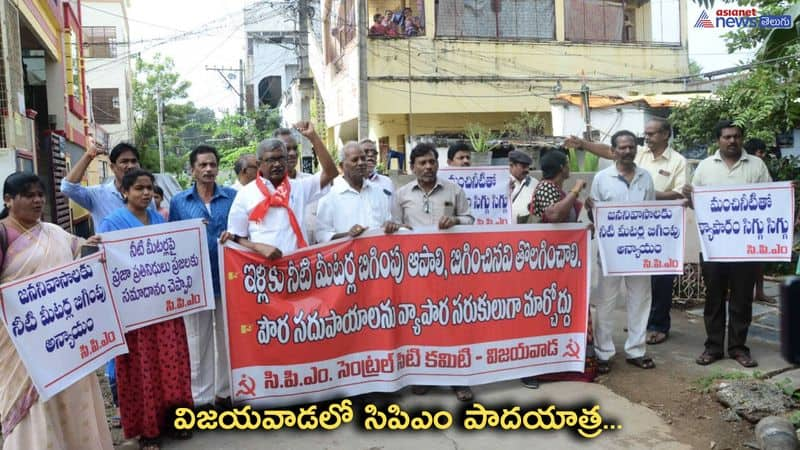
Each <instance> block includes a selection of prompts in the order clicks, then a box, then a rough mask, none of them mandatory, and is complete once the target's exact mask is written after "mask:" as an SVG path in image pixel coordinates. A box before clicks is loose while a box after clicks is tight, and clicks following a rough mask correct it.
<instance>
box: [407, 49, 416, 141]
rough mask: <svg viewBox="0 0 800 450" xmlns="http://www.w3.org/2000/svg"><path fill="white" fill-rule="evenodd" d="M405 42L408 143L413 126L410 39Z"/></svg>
mask: <svg viewBox="0 0 800 450" xmlns="http://www.w3.org/2000/svg"><path fill="white" fill-rule="evenodd" d="M406 43H407V44H408V136H407V137H406V141H407V142H408V143H409V144H410V143H411V132H412V130H413V128H414V121H413V120H414V119H413V115H414V111H413V108H412V104H411V103H412V102H411V39H406ZM409 152H410V150H409V149H408V148H407V149H406V154H408V153H409Z"/></svg>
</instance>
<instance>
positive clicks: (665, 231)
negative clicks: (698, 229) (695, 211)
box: [594, 200, 686, 276]
mask: <svg viewBox="0 0 800 450" xmlns="http://www.w3.org/2000/svg"><path fill="white" fill-rule="evenodd" d="M683 204H684V200H665V201H648V202H638V203H616V202H598V203H596V204H595V209H594V219H595V221H594V223H595V230H596V232H595V235H596V237H597V243H598V248H599V250H600V262H601V264H602V266H603V275H605V276H626V275H672V274H682V273H683V252H684V243H685V236H686V233H685V223H686V214H685V208H684V206H683Z"/></svg>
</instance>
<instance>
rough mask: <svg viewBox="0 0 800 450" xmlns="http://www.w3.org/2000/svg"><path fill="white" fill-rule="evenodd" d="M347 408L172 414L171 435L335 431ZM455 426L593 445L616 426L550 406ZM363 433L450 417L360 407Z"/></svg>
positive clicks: (470, 418)
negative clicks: (569, 433) (549, 435)
mask: <svg viewBox="0 0 800 450" xmlns="http://www.w3.org/2000/svg"><path fill="white" fill-rule="evenodd" d="M352 406H353V403H352V402H351V401H350V400H342V401H341V402H338V403H332V404H330V405H328V407H327V409H323V410H320V411H318V407H317V405H311V406H308V407H305V408H300V410H299V412H295V411H292V410H265V411H256V410H253V409H252V408H251V407H250V406H249V405H247V406H244V407H242V408H235V409H233V410H228V411H222V412H218V411H214V410H209V411H193V410H192V409H190V408H178V409H177V410H176V411H175V419H174V422H173V425H174V427H175V429H177V430H192V429H199V430H216V429H222V430H234V429H235V430H258V429H263V430H280V429H282V428H287V429H288V428H297V429H299V430H317V429H323V430H335V429H337V428H339V427H340V426H342V425H343V424H346V423H351V422H352V421H353V418H354V413H353V408H352ZM464 416H465V417H464V420H463V422H462V423H461V425H462V426H463V428H464V429H465V430H470V431H476V430H484V429H502V430H506V431H513V430H520V429H523V430H548V431H549V430H561V429H565V428H566V429H570V430H573V431H576V432H577V433H578V434H579V435H580V436H581V437H584V438H586V439H593V438H596V437H598V436H600V434H601V433H603V431H606V430H619V429H622V425H614V424H607V423H606V424H604V423H603V417H602V416H601V415H600V406H599V405H595V406H594V407H592V408H590V409H588V408H580V409H574V410H563V411H560V410H558V409H557V408H556V406H555V405H550V406H548V407H546V408H536V409H531V410H528V411H523V410H522V408H521V407H519V406H514V407H512V408H503V409H502V410H501V411H495V410H493V409H486V408H485V407H484V406H483V405H482V404H480V403H474V404H473V405H472V407H471V408H469V409H467V410H466V411H465V413H464ZM360 425H361V427H362V428H363V429H364V430H367V431H373V430H395V431H399V430H430V429H437V430H446V429H449V428H450V427H451V426H452V425H453V415H452V414H451V413H450V412H449V411H433V412H432V411H426V410H423V411H420V412H419V413H416V414H414V415H413V417H412V415H411V414H409V413H407V412H406V411H403V409H402V408H401V407H400V406H399V405H397V404H391V405H389V406H388V408H387V409H386V412H384V411H382V410H380V409H379V408H378V407H377V406H376V405H374V404H368V405H366V406H365V407H364V420H363V421H362V423H361V424H360Z"/></svg>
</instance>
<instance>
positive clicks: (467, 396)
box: [453, 386, 474, 402]
mask: <svg viewBox="0 0 800 450" xmlns="http://www.w3.org/2000/svg"><path fill="white" fill-rule="evenodd" d="M453 391H454V392H455V393H456V398H457V399H458V401H460V402H471V401H472V399H473V398H474V395H472V389H470V388H469V386H453Z"/></svg>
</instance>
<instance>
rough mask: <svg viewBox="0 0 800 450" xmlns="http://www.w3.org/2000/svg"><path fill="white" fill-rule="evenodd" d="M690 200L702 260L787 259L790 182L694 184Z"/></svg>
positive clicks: (790, 229)
mask: <svg viewBox="0 0 800 450" xmlns="http://www.w3.org/2000/svg"><path fill="white" fill-rule="evenodd" d="M692 200H693V203H694V209H695V214H696V215H697V232H698V234H699V236H700V247H701V248H702V250H703V259H704V260H705V261H724V262H734V261H791V259H792V242H793V240H792V239H793V233H794V188H793V187H792V183H791V182H789V181H786V182H779V183H758V184H747V185H737V186H695V187H694V193H693V194H692Z"/></svg>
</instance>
